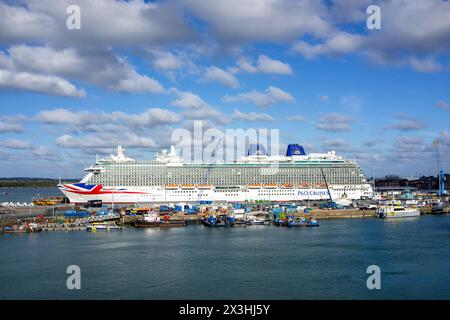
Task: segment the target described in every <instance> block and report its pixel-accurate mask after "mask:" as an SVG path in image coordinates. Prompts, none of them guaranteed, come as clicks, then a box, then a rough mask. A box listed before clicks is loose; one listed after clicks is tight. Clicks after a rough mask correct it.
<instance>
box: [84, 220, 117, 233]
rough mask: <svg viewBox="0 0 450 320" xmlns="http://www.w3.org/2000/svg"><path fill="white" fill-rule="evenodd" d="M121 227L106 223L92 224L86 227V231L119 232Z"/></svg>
mask: <svg viewBox="0 0 450 320" xmlns="http://www.w3.org/2000/svg"><path fill="white" fill-rule="evenodd" d="M119 230H122V227H119V226H117V225H116V224H115V223H113V224H108V223H107V222H93V223H91V224H88V225H87V226H86V231H88V232H97V231H119Z"/></svg>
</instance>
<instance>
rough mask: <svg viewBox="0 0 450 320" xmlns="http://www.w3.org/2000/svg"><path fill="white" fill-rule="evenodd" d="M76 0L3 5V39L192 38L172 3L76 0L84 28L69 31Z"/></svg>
mask: <svg viewBox="0 0 450 320" xmlns="http://www.w3.org/2000/svg"><path fill="white" fill-rule="evenodd" d="M72 4H74V1H72V0H59V1H56V2H55V1H53V0H40V1H33V0H24V1H20V3H18V4H17V5H13V4H11V5H9V4H5V3H2V4H0V30H2V33H1V34H0V41H1V42H3V43H5V42H6V43H23V42H26V41H31V42H38V43H39V42H43V43H51V44H55V45H58V46H67V45H77V44H85V45H97V46H99V45H100V46H102V45H105V46H114V45H149V44H156V43H167V42H171V41H178V40H188V39H192V38H193V32H192V31H191V28H190V27H189V25H188V24H187V23H186V22H185V19H184V18H183V13H182V9H181V7H180V6H176V5H174V4H173V3H166V2H157V3H154V2H152V3H145V2H144V1H109V0H96V1H90V0H77V1H76V2H75V4H77V5H79V6H80V8H81V13H82V24H81V29H80V30H76V31H75V32H73V30H68V29H67V28H66V27H65V20H66V18H67V17H68V15H67V14H66V8H67V7H68V6H69V5H72Z"/></svg>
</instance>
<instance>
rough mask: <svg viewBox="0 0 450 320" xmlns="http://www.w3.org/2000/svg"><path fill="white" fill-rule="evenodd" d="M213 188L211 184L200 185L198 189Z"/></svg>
mask: <svg viewBox="0 0 450 320" xmlns="http://www.w3.org/2000/svg"><path fill="white" fill-rule="evenodd" d="M212 187H213V186H212V185H211V184H199V185H198V186H197V188H198V189H211V188H212Z"/></svg>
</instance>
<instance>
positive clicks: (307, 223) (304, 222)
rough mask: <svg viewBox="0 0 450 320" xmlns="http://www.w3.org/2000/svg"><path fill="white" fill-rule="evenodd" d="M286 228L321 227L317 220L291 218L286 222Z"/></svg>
mask: <svg viewBox="0 0 450 320" xmlns="http://www.w3.org/2000/svg"><path fill="white" fill-rule="evenodd" d="M286 226H287V227H318V226H319V222H317V220H316V219H313V218H310V219H305V218H303V217H302V218H296V217H294V218H291V217H288V218H287V220H286Z"/></svg>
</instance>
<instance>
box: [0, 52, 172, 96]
mask: <svg viewBox="0 0 450 320" xmlns="http://www.w3.org/2000/svg"><path fill="white" fill-rule="evenodd" d="M0 63H2V64H3V65H5V66H9V72H10V73H11V74H20V73H21V72H30V73H33V74H36V76H39V77H50V76H48V75H52V77H59V78H61V77H62V78H68V79H73V80H78V81H83V82H86V83H89V84H93V85H97V86H100V87H104V88H106V89H109V90H113V91H119V92H153V93H161V92H164V88H163V86H162V85H161V84H160V83H159V82H158V81H157V80H155V79H152V78H150V77H148V76H147V75H143V74H139V73H137V71H136V70H135V68H134V67H133V66H132V65H131V64H130V63H128V62H127V61H126V59H124V58H122V57H119V56H117V55H116V54H115V53H114V52H113V51H112V50H110V49H80V50H76V49H61V50H56V49H53V48H51V47H48V46H46V47H32V46H25V45H18V46H13V47H11V48H9V49H8V55H3V59H2V60H1V61H0ZM62 78H61V81H62V80H63V81H65V82H68V81H66V80H64V79H62ZM23 89H26V88H23Z"/></svg>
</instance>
